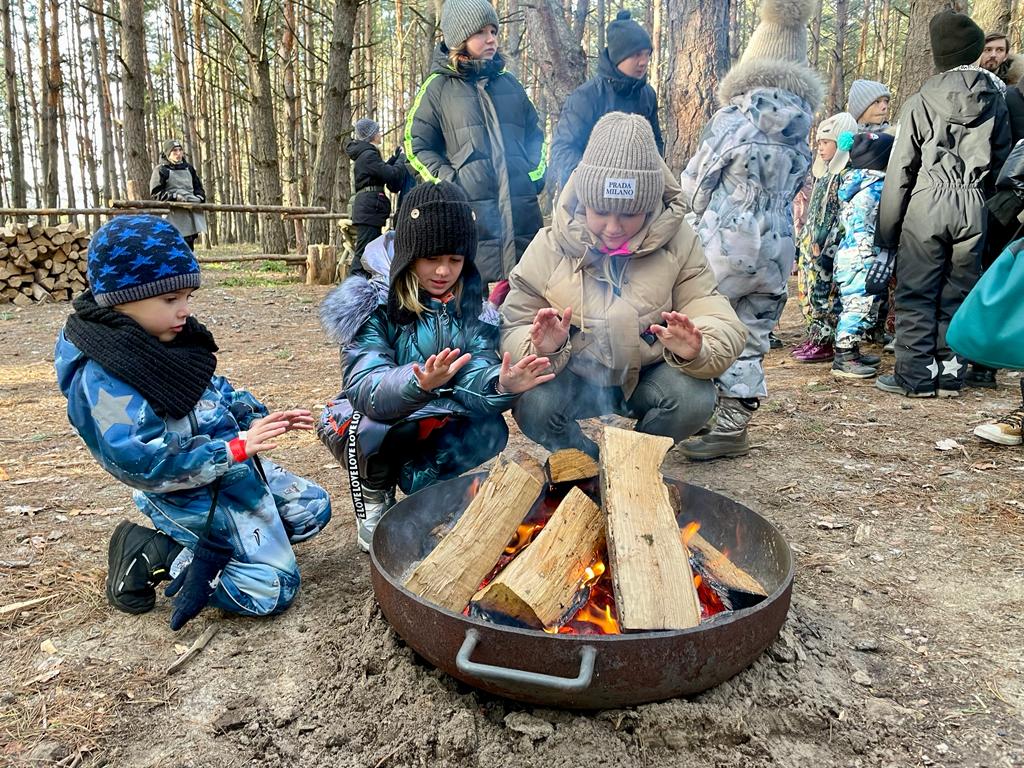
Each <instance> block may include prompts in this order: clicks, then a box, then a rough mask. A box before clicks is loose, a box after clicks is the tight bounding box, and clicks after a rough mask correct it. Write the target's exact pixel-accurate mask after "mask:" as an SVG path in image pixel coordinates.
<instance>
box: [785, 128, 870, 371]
mask: <svg viewBox="0 0 1024 768" xmlns="http://www.w3.org/2000/svg"><path fill="white" fill-rule="evenodd" d="M856 129H857V121H856V120H854V119H853V115H850V114H849V113H847V112H839V113H837V114H835V115H832V117H830V118H828V119H826V120H823V121H822V122H821V125H819V126H818V131H817V134H816V136H817V140H818V153H817V157H816V158H815V160H814V164H813V165H812V167H811V173H812V174H813V176H814V178H815V182H814V189H813V191H812V192H811V200H810V203H809V204H808V210H807V221H806V223H805V224H804V226H803V228H802V229H801V230H800V241H799V246H800V248H799V268H798V271H797V294H798V295H799V297H800V308H801V309H802V310H803V314H804V318H805V319H806V321H807V339H806V341H804V343H803V344H801V345H800V346H798V347H797V348H796V349H794V350H793V351H792V353H791V354H792V356H793V358H794V359H795V360H797V361H798V362H801V363H820V362H828V361H830V360H832V358H833V356H834V347H833V343H834V341H835V331H836V319H837V318H838V315H839V306H838V304H839V301H838V296H837V294H836V291H835V290H834V288H835V283H834V281H833V275H832V273H833V267H834V262H835V252H836V248H837V247H838V245H839V240H840V239H841V230H840V220H839V197H838V195H837V192H838V189H839V183H840V181H842V173H843V171H845V170H846V166H847V164H848V163H849V153H848V152H847V151H846V150H843V149H839V147H838V145H837V143H836V142H837V141H838V140H839V136H840V134H842V133H843V132H845V131H855V130H856Z"/></svg>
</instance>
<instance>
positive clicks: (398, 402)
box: [317, 182, 553, 551]
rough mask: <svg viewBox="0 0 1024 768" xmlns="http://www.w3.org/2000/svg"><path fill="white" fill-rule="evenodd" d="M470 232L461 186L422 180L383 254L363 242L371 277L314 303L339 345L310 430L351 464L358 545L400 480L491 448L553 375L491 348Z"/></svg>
mask: <svg viewBox="0 0 1024 768" xmlns="http://www.w3.org/2000/svg"><path fill="white" fill-rule="evenodd" d="M476 239H477V236H476V226H475V219H474V215H473V211H472V208H471V207H470V206H469V202H468V200H467V199H466V196H465V193H464V192H462V190H461V189H459V188H458V187H457V186H455V185H454V184H451V183H449V182H440V183H438V184H431V183H426V184H421V185H419V186H417V187H416V188H414V189H413V190H412V191H411V192H410V193H409V195H408V197H407V198H406V201H405V202H404V203H403V205H402V209H401V210H400V211H399V214H398V221H397V224H396V231H395V236H394V258H393V259H391V262H390V265H389V266H388V265H387V261H388V259H387V256H386V254H385V249H386V245H385V244H386V243H387V240H386V239H385V238H381V239H380V240H378V241H375V243H371V245H370V246H368V247H367V249H366V252H365V255H364V259H363V264H364V268H366V269H368V270H370V271H372V272H373V273H374V274H373V276H372V277H371V278H370V279H369V280H367V279H365V278H363V277H361V276H356V277H351V278H349V279H348V280H346V281H345V282H344V283H343V284H342V285H341V286H340V287H339V288H337V289H335V290H334V291H333V292H332V293H331V294H330V295H329V296H328V297H327V300H326V301H325V302H324V304H323V306H322V307H321V310H320V318H321V321H322V323H323V325H324V328H325V330H326V331H327V333H328V335H329V336H330V338H331V339H332V340H333V341H335V342H336V343H338V345H339V346H340V347H341V365H342V391H341V393H340V394H339V395H338V397H337V398H336V399H335V400H334V401H333V402H331V403H330V404H329V405H328V406H327V408H326V409H324V412H323V414H322V415H321V417H320V421H319V424H318V429H317V431H318V433H319V435H320V437H321V439H322V440H323V441H324V443H325V444H326V445H327V447H328V448H329V449H330V450H331V452H332V453H333V454H334V456H335V457H336V458H337V459H338V461H339V462H340V463H341V464H342V466H344V467H345V468H346V469H347V471H348V473H349V488H350V490H351V491H352V503H353V507H354V508H355V514H356V522H357V534H358V539H357V541H358V544H359V546H360V548H361V549H362V550H363V551H369V547H370V541H371V538H372V535H373V530H374V529H375V528H376V525H377V521H378V520H379V519H380V516H381V515H382V514H383V513H384V511H385V510H386V509H387V508H388V507H390V506H391V505H392V504H393V503H394V498H395V486H396V485H397V486H398V487H399V488H401V489H402V491H403V492H405V493H413V492H415V491H417V490H420V489H421V488H425V487H427V486H429V485H432V484H433V483H436V482H438V481H441V480H445V479H447V478H450V477H455V476H456V475H459V474H461V473H462V472H465V471H466V470H468V469H472V468H473V467H475V466H477V465H479V464H481V463H482V462H484V461H486V460H488V459H490V458H492V457H493V456H495V455H497V454H498V453H499V452H500V451H501V450H502V449H503V448H504V447H505V443H506V441H507V440H508V427H507V426H506V424H505V419H504V418H503V417H502V415H501V414H502V412H503V411H506V410H508V409H509V408H511V407H512V404H513V403H514V402H515V400H516V396H517V395H518V394H519V393H521V392H525V391H527V390H528V389H532V388H533V387H535V386H537V385H538V384H542V383H544V382H546V381H550V380H551V379H552V378H553V374H551V373H548V372H547V371H548V369H549V367H550V365H549V361H548V359H547V358H539V357H537V356H536V355H530V356H527V357H525V358H523V359H522V360H520V361H519V362H518V363H517V364H516V365H511V364H510V360H509V357H508V356H507V355H506V356H505V358H504V359H499V357H498V354H497V352H496V347H497V322H498V316H497V312H495V311H494V309H493V308H489V309H487V310H485V311H483V312H482V311H481V308H482V307H483V306H484V305H483V286H482V281H481V278H480V274H479V272H478V271H477V269H476V266H475V265H474V263H473V258H474V256H475V254H476ZM539 322H542V323H544V322H551V320H549V319H546V318H541V319H540V320H539Z"/></svg>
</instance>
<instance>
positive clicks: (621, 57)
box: [551, 11, 665, 188]
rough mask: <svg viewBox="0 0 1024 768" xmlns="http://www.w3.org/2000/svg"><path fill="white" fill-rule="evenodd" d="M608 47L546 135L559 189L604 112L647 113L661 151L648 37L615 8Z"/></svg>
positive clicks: (656, 101) (626, 14)
mask: <svg viewBox="0 0 1024 768" xmlns="http://www.w3.org/2000/svg"><path fill="white" fill-rule="evenodd" d="M607 38H608V46H607V47H606V48H605V49H604V50H603V51H601V55H600V57H598V61H597V74H596V75H594V76H593V77H592V78H590V79H589V80H588V81H587V82H585V83H584V84H583V85H581V86H580V87H579V88H577V89H576V90H575V91H573V92H572V93H570V94H569V98H568V99H566V100H565V105H564V106H563V107H562V114H561V116H559V118H558V127H557V128H556V129H555V137H554V138H553V139H552V140H551V168H552V170H553V172H554V174H555V178H556V179H557V181H558V186H559V188H561V187H564V186H565V182H566V180H568V178H569V174H571V173H572V172H573V170H574V169H575V168H576V166H577V165H579V162H580V158H581V157H583V150H584V149H586V147H587V141H588V140H589V139H590V132H591V131H592V130H594V126H595V125H597V121H598V120H600V119H601V117H602V116H603V115H606V114H608V113H609V112H625V113H627V114H635V115H641V116H642V117H645V118H647V122H649V123H650V124H651V129H652V130H653V131H654V140H655V142H656V143H657V145H658V152H659V154H661V155H662V156H664V154H665V142H664V140H663V139H662V137H661V126H660V125H659V124H658V96H657V94H655V92H654V88H652V87H651V85H650V83H648V82H647V67H648V66H649V65H650V61H651V51H652V50H653V46H652V44H651V37H650V35H648V34H647V31H646V30H645V29H644V28H643V27H641V26H640V25H639V24H637V23H636V22H635V21H633V19H632V18H630V13H629V11H619V14H618V16H616V18H615V21H613V22H612V23H611V24H609V25H608V35H607Z"/></svg>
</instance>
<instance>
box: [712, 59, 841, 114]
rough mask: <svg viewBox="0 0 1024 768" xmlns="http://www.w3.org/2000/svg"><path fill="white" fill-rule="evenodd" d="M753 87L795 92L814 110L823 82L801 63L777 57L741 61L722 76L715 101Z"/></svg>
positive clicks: (724, 99) (721, 104) (736, 94)
mask: <svg viewBox="0 0 1024 768" xmlns="http://www.w3.org/2000/svg"><path fill="white" fill-rule="evenodd" d="M755 88H779V89H782V90H786V91H789V92H791V93H795V94H796V95H797V96H799V97H800V98H801V99H803V100H804V101H806V102H807V103H808V104H809V105H810V108H811V112H812V113H813V112H817V111H818V108H819V107H820V106H821V101H822V98H823V97H824V94H825V84H824V83H823V82H822V81H821V77H820V76H819V75H818V73H817V72H815V71H814V70H812V69H811V68H810V67H808V66H806V65H805V64H797V63H796V62H792V61H782V60H780V59H751V60H750V61H741V62H740V63H739V64H737V65H736V66H734V67H733V68H732V69H731V70H729V73H728V74H727V75H726V76H725V77H724V78H723V79H722V83H721V85H719V87H718V102H719V105H720V106H725V105H726V104H728V103H729V102H730V101H732V99H734V98H735V97H736V96H739V95H740V94H743V93H746V92H747V91H751V90H753V89H755Z"/></svg>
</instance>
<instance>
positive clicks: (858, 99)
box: [846, 80, 892, 123]
mask: <svg viewBox="0 0 1024 768" xmlns="http://www.w3.org/2000/svg"><path fill="white" fill-rule="evenodd" d="M882 97H888V98H892V94H891V93H890V92H889V89H888V88H886V87H885V86H884V85H883V84H882V83H879V82H877V81H875V80H854V81H853V85H851V86H850V95H849V97H848V98H847V99H846V111H847V112H849V113H850V114H851V115H853V117H854V119H855V120H856V121H857V122H858V123H859V122H860V117H861V115H863V114H864V112H865V110H867V108H868V107H870V106H871V105H872V104H874V103H875V102H876V101H878V100H879V99H881V98H882Z"/></svg>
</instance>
